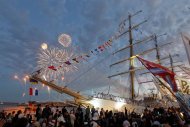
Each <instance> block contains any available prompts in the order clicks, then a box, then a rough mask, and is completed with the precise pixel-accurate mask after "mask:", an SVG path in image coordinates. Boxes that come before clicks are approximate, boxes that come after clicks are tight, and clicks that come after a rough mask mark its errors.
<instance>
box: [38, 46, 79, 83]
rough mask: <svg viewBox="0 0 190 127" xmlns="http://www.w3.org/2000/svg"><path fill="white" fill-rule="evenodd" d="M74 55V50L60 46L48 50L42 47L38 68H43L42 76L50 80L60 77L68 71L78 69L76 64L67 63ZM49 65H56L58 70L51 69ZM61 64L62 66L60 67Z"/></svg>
mask: <svg viewBox="0 0 190 127" xmlns="http://www.w3.org/2000/svg"><path fill="white" fill-rule="evenodd" d="M73 57H74V54H73V52H72V51H69V50H65V49H64V50H62V49H58V48H49V49H46V50H43V49H41V50H40V53H39V54H38V57H37V59H38V61H37V68H38V69H42V70H41V76H45V77H46V78H48V79H50V80H55V79H59V78H61V77H62V76H64V74H65V73H66V72H72V71H75V70H77V67H76V66H74V65H66V64H64V62H65V61H67V60H69V59H71V58H73ZM49 66H54V67H55V68H56V69H57V70H56V71H55V70H52V69H49V68H48V67H49ZM60 66H61V67H60Z"/></svg>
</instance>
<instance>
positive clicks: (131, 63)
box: [128, 14, 135, 100]
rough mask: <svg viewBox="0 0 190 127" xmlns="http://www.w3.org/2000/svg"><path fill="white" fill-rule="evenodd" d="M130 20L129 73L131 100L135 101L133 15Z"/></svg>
mask: <svg viewBox="0 0 190 127" xmlns="http://www.w3.org/2000/svg"><path fill="white" fill-rule="evenodd" d="M128 20H129V44H130V45H131V46H130V58H131V59H130V66H129V71H130V73H129V74H130V85H131V99H132V100H133V99H134V75H135V71H133V70H134V58H133V54H134V53H133V52H134V51H133V37H132V30H131V14H129V16H128Z"/></svg>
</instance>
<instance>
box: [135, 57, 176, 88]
mask: <svg viewBox="0 0 190 127" xmlns="http://www.w3.org/2000/svg"><path fill="white" fill-rule="evenodd" d="M137 58H138V59H139V61H140V62H141V63H142V64H143V65H144V66H145V67H146V68H147V69H148V70H149V71H150V72H151V73H152V74H153V75H154V76H159V77H161V78H162V79H163V80H164V81H166V82H167V83H168V84H169V85H170V87H171V88H172V90H173V92H177V91H178V88H177V84H176V82H175V79H174V77H175V73H173V72H172V71H170V70H169V69H167V68H166V67H163V66H161V65H159V64H156V63H153V62H150V61H147V60H144V59H142V58H140V57H138V56H137Z"/></svg>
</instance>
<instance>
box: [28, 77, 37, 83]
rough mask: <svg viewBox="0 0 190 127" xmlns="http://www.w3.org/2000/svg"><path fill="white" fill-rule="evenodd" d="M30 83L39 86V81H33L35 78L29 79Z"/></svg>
mask: <svg viewBox="0 0 190 127" xmlns="http://www.w3.org/2000/svg"><path fill="white" fill-rule="evenodd" d="M29 82H30V83H31V84H38V81H37V80H35V79H33V78H29Z"/></svg>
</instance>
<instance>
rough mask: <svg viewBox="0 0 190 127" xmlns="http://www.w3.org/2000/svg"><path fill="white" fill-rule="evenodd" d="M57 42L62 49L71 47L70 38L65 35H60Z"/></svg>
mask: <svg viewBox="0 0 190 127" xmlns="http://www.w3.org/2000/svg"><path fill="white" fill-rule="evenodd" d="M58 42H59V43H60V44H61V45H63V46H64V47H69V46H70V45H71V37H70V36H69V35H67V34H61V35H60V36H59V37H58Z"/></svg>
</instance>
